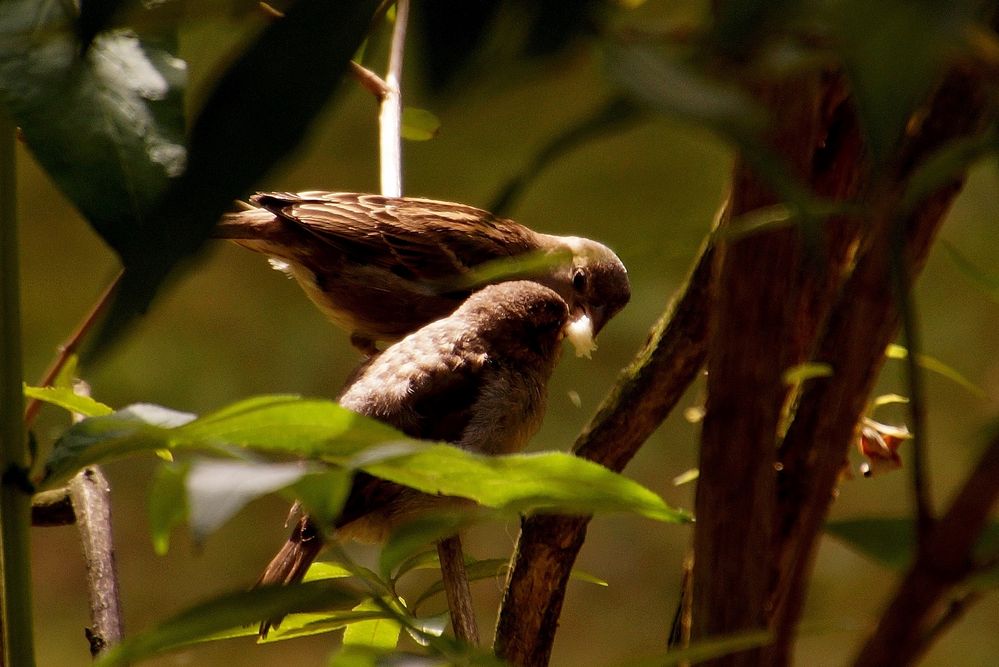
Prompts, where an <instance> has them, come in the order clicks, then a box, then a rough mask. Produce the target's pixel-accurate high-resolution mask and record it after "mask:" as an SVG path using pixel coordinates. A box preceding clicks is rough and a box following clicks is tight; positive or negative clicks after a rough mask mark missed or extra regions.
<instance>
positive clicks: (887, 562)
mask: <svg viewBox="0 0 999 667" xmlns="http://www.w3.org/2000/svg"><path fill="white" fill-rule="evenodd" d="M826 532H827V533H829V534H830V535H832V536H833V537H835V538H837V539H838V540H840V541H842V542H843V543H844V544H845V545H846V546H848V547H849V548H850V549H853V550H854V551H856V552H857V553H859V554H861V555H863V556H866V557H868V558H870V559H872V560H874V561H875V562H878V563H880V564H881V565H884V566H885V567H888V568H891V569H893V570H898V571H902V570H905V569H906V568H908V567H909V565H910V564H911V563H912V559H913V555H914V554H915V545H916V530H915V525H914V523H913V521H912V519H907V518H897V519H850V520H846V521H831V522H829V523H827V524H826ZM996 553H999V521H993V522H991V523H989V524H988V525H986V526H985V529H984V530H983V531H982V535H981V536H980V537H979V538H978V542H977V543H976V545H975V557H976V558H986V559H987V558H994V557H995V555H996ZM970 583H971V585H973V586H976V587H981V588H995V587H996V586H999V569H997V568H995V567H993V568H992V569H990V570H988V571H985V572H983V573H981V574H979V575H977V576H975V577H972V578H971V579H970Z"/></svg>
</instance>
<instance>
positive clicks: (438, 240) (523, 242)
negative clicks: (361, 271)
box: [252, 192, 538, 281]
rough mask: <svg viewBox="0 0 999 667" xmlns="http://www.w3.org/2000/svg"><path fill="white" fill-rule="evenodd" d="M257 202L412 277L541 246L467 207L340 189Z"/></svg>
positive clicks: (363, 259) (361, 257)
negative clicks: (342, 190) (341, 191)
mask: <svg viewBox="0 0 999 667" xmlns="http://www.w3.org/2000/svg"><path fill="white" fill-rule="evenodd" d="M252 199H253V201H254V202H255V203H256V204H257V205H259V206H261V207H263V208H266V209H267V210H268V211H270V212H272V213H274V214H275V215H278V216H280V217H282V218H284V219H285V220H287V221H289V222H292V223H294V224H296V225H298V226H300V227H301V228H303V229H305V230H306V231H308V232H309V233H311V234H313V235H314V236H315V237H317V238H319V239H321V240H322V241H323V242H324V243H328V244H330V245H332V246H335V247H336V248H337V249H339V250H340V251H341V252H342V253H343V254H344V255H345V256H346V257H349V258H351V259H353V260H354V261H356V262H358V263H360V264H365V265H368V266H378V267H380V268H383V269H385V270H387V271H391V272H392V273H395V274H396V275H399V276H400V277H403V278H407V279H411V280H426V281H438V280H442V279H446V278H449V277H453V276H456V275H460V274H462V273H464V272H465V271H467V270H468V269H469V268H470V267H473V266H477V265H479V264H481V263H483V262H486V261H489V260H492V259H499V258H503V257H510V256H514V255H518V254H521V253H524V252H528V251H530V250H535V249H537V247H538V237H537V235H536V234H535V233H534V232H532V231H531V230H530V229H528V228H526V227H524V226H523V225H520V224H518V223H516V222H514V221H512V220H507V219H504V218H498V217H496V216H494V215H492V214H491V213H489V212H487V211H483V210H481V209H477V208H474V207H472V206H465V205H463V204H455V203H451V202H440V201H434V200H431V199H416V198H409V197H382V196H380V195H368V194H357V193H335V192H302V193H297V194H293V193H284V192H276V193H259V194H257V195H254V197H253V198H252Z"/></svg>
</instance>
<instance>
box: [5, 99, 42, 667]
mask: <svg viewBox="0 0 999 667" xmlns="http://www.w3.org/2000/svg"><path fill="white" fill-rule="evenodd" d="M15 132H16V127H15V126H14V123H13V122H12V121H11V120H10V118H8V117H7V115H6V114H5V113H4V112H3V111H2V110H0V537H2V543H3V548H2V550H0V569H2V571H3V582H2V583H3V590H2V592H0V606H2V614H3V615H2V620H3V649H4V651H3V653H4V655H3V658H4V660H3V665H5V667H33V666H34V664H35V655H34V642H33V639H32V629H31V551H30V544H29V537H30V536H29V534H28V532H29V528H30V526H31V493H30V491H29V490H28V489H27V488H26V486H27V484H26V482H27V480H28V476H27V473H28V466H29V464H30V458H29V457H30V455H29V452H28V441H27V437H26V435H27V434H26V433H25V429H24V394H23V390H22V368H21V312H20V310H21V308H20V286H19V284H18V283H19V280H18V278H19V277H18V271H19V268H20V263H19V261H18V243H17V210H16V208H17V195H16V192H15V188H16V185H17V177H16V173H15V168H16V163H15V159H14V148H15V137H16V135H15Z"/></svg>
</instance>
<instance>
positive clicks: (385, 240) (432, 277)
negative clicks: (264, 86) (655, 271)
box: [216, 191, 631, 353]
mask: <svg viewBox="0 0 999 667" xmlns="http://www.w3.org/2000/svg"><path fill="white" fill-rule="evenodd" d="M251 201H252V202H253V203H254V204H255V205H256V206H257V208H252V209H250V210H246V211H240V212H237V213H230V214H227V215H226V216H225V217H224V218H223V219H222V221H221V222H220V224H219V227H218V229H217V231H216V236H218V237H220V238H227V239H230V240H232V241H233V242H235V243H237V244H239V245H241V246H244V247H246V248H249V249H251V250H255V251H257V252H260V253H263V254H266V255H269V256H271V257H273V258H276V259H277V260H280V262H283V263H285V264H286V265H287V271H288V273H289V274H290V275H291V276H293V277H294V278H295V279H296V280H297V281H298V282H299V284H300V285H301V286H302V288H303V289H304V290H305V292H306V294H307V295H308V296H309V298H310V299H311V300H312V301H313V302H314V303H315V304H316V305H317V306H318V307H319V308H320V310H322V311H323V313H325V315H326V316H327V317H328V318H329V319H330V320H331V321H333V322H334V323H335V324H337V325H338V326H340V327H342V328H344V329H346V330H347V331H348V332H350V333H351V336H352V340H353V341H354V343H355V345H357V346H358V347H360V348H361V349H363V350H365V351H367V352H369V353H370V352H373V351H374V342H375V341H379V340H382V341H390V342H391V341H396V340H399V339H400V338H402V337H403V336H405V335H406V334H408V333H411V332H413V331H415V330H416V329H418V328H419V327H421V326H423V325H425V324H427V323H429V322H432V321H434V320H436V319H438V318H441V317H444V316H446V315H448V314H449V313H451V312H452V311H453V310H454V309H455V308H456V307H457V306H458V305H459V304H460V303H461V302H462V301H463V300H464V299H465V298H467V296H468V295H469V293H470V292H471V288H469V287H468V285H467V284H464V283H463V280H462V278H463V277H466V276H467V274H468V272H469V271H470V270H471V269H473V268H475V267H480V266H482V265H483V264H484V263H486V262H489V261H492V260H499V259H504V258H511V257H516V256H520V255H524V254H525V253H533V252H541V253H558V254H561V255H564V256H565V258H566V259H565V260H564V261H560V262H558V263H556V264H553V265H549V266H547V267H545V268H543V269H539V270H535V271H534V272H533V273H528V274H527V275H522V276H520V277H521V278H528V279H530V280H535V281H537V282H540V283H542V284H544V285H547V286H548V287H550V288H552V289H553V290H555V291H556V292H557V293H558V294H560V295H561V296H562V298H563V299H564V300H565V301H566V303H567V304H568V305H569V309H570V312H571V314H572V317H573V318H575V317H577V316H578V315H582V314H586V315H588V316H589V317H590V319H591V320H592V321H593V328H594V334H596V333H599V331H600V329H601V328H602V327H603V325H604V324H606V322H607V321H608V320H609V319H610V318H611V317H613V316H614V314H616V313H617V312H618V311H619V310H620V309H621V308H623V307H624V305H625V304H626V303H627V302H628V300H629V298H630V295H631V290H630V286H629V282H628V273H627V271H626V270H625V268H624V265H623V264H622V263H621V260H620V259H618V257H617V255H615V254H614V253H613V252H612V251H611V250H610V249H609V248H607V247H606V246H604V245H602V244H600V243H597V242H595V241H591V240H589V239H584V238H579V237H572V236H553V235H549V234H540V233H537V232H534V231H532V230H530V229H528V228H527V227H525V226H523V225H521V224H519V223H516V222H514V221H513V220H508V219H505V218H499V217H496V216H494V215H492V214H491V213H489V212H487V211H483V210H481V209H477V208H473V207H471V206H465V205H463V204H456V203H452V202H441V201H434V200H430V199H418V198H410V197H383V196H380V195H369V194H358V193H349V192H319V191H315V192H301V193H297V194H295V193H287V192H271V193H258V194H256V195H254V196H253V197H251Z"/></svg>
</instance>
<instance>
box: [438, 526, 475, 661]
mask: <svg viewBox="0 0 999 667" xmlns="http://www.w3.org/2000/svg"><path fill="white" fill-rule="evenodd" d="M437 558H438V560H440V563H441V576H442V577H443V579H444V592H445V594H446V595H447V606H448V609H449V610H450V611H451V627H452V628H453V629H454V636H455V637H457V638H458V639H460V640H462V641H464V642H468V643H469V644H473V645H478V643H479V627H478V624H477V623H476V622H475V610H474V609H473V608H472V591H471V589H469V587H468V573H467V572H466V571H465V556H464V554H462V551H461V537H459V536H458V535H452V536H451V537H446V538H444V539H443V540H440V541H439V542H437Z"/></svg>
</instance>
